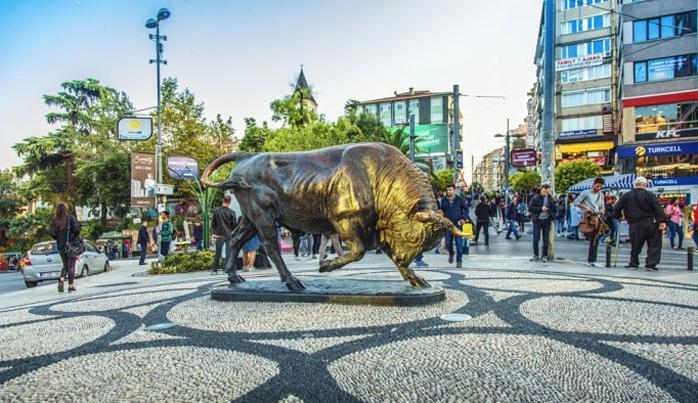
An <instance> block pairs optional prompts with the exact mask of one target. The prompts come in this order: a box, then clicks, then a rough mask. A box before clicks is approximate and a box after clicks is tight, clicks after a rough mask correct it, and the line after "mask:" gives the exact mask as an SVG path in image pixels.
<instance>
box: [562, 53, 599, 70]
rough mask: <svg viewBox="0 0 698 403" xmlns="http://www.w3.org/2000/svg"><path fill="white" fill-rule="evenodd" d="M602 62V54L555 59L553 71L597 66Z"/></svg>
mask: <svg viewBox="0 0 698 403" xmlns="http://www.w3.org/2000/svg"><path fill="white" fill-rule="evenodd" d="M599 64H603V55H602V54H598V53H597V54H593V55H587V56H582V57H571V58H569V59H560V60H555V71H563V70H569V69H576V68H579V67H588V66H597V65H599Z"/></svg>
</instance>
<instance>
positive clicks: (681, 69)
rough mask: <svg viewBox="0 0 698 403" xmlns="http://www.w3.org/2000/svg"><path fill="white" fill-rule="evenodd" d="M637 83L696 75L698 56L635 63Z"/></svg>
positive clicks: (664, 58)
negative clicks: (697, 58)
mask: <svg viewBox="0 0 698 403" xmlns="http://www.w3.org/2000/svg"><path fill="white" fill-rule="evenodd" d="M634 67H635V77H634V82H635V83H644V82H648V81H663V80H672V79H674V78H681V77H693V76H695V75H696V70H697V68H696V55H681V56H673V57H663V58H661V59H652V60H645V61H640V62H635V66H634Z"/></svg>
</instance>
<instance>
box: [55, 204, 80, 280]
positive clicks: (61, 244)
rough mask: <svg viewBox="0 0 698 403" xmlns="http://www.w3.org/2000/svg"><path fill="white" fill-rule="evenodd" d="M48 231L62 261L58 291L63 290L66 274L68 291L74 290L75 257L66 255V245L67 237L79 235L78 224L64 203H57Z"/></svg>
mask: <svg viewBox="0 0 698 403" xmlns="http://www.w3.org/2000/svg"><path fill="white" fill-rule="evenodd" d="M49 233H50V235H51V237H52V238H53V239H55V240H56V246H57V247H58V253H59V254H60V255H61V261H62V262H63V269H62V270H61V278H59V279H58V292H63V283H64V281H65V276H66V275H67V276H68V292H73V291H75V258H71V257H70V256H68V253H67V251H66V245H67V244H68V238H70V239H75V238H77V237H79V236H80V224H79V223H78V220H77V218H75V216H73V215H71V214H68V206H66V205H65V203H59V204H58V205H57V206H56V209H55V210H54V213H53V221H52V222H51V228H50V230H49Z"/></svg>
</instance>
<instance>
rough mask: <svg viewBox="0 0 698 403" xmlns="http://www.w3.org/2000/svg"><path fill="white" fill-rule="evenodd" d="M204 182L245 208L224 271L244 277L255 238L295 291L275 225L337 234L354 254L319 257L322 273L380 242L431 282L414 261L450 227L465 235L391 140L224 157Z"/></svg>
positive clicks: (416, 281) (407, 273)
mask: <svg viewBox="0 0 698 403" xmlns="http://www.w3.org/2000/svg"><path fill="white" fill-rule="evenodd" d="M233 161H236V162H237V165H236V166H235V168H234V169H233V171H232V172H231V174H230V178H229V179H228V180H226V181H223V182H221V183H212V182H210V181H209V176H210V175H211V173H212V172H213V171H215V170H216V169H217V168H218V167H220V166H222V165H224V164H226V163H229V162H233ZM201 182H203V183H204V184H205V185H207V186H212V187H218V188H222V189H231V190H232V191H233V192H234V194H235V197H236V198H237V200H238V202H239V203H240V209H241V210H242V217H241V219H240V222H239V224H238V226H237V227H236V228H235V230H234V231H233V234H232V237H231V241H230V249H229V251H230V253H229V254H228V259H227V260H226V265H225V271H226V272H227V273H228V280H229V281H230V282H231V283H233V284H234V283H240V282H242V281H245V279H244V278H242V277H241V276H240V275H239V274H238V273H237V271H238V267H237V263H236V259H235V258H236V257H237V255H238V253H239V251H240V249H241V248H242V245H244V244H245V242H247V241H248V240H249V239H251V238H252V237H253V236H254V235H255V234H258V235H259V239H260V243H261V245H262V247H263V248H264V249H265V250H266V252H267V254H268V255H269V258H270V259H271V261H272V262H273V263H274V265H275V266H276V269H277V270H278V271H279V275H280V276H281V281H283V282H284V283H285V284H286V286H287V287H288V288H289V289H291V290H302V289H304V288H305V287H304V286H303V284H302V283H301V282H300V281H299V280H298V279H296V278H295V277H294V276H293V275H292V274H291V272H289V270H288V268H287V267H286V264H285V263H284V261H283V259H282V258H281V250H280V248H279V244H278V242H277V229H276V223H277V222H278V223H279V224H281V225H283V226H284V227H286V228H288V229H289V230H290V231H291V232H292V233H295V234H301V233H304V232H307V233H315V234H317V233H321V234H330V233H333V232H336V233H337V234H339V237H340V238H341V239H342V240H343V241H344V242H345V243H346V245H347V247H348V253H345V254H344V255H343V256H339V257H335V258H333V259H330V260H322V261H320V272H326V271H332V270H335V269H339V268H340V267H342V266H344V265H346V264H348V263H351V262H355V261H358V260H360V259H361V258H362V257H363V256H364V254H365V253H366V251H367V250H371V249H375V248H376V247H377V246H378V245H380V246H381V247H382V248H383V250H384V251H385V253H386V254H387V255H388V256H389V257H390V259H392V261H393V262H394V263H395V264H396V265H397V267H398V270H399V271H400V274H401V275H402V278H403V279H405V280H408V281H409V282H410V284H412V286H414V287H429V283H428V282H427V281H426V280H424V279H423V278H421V277H419V276H417V275H416V274H415V273H414V272H413V271H412V270H411V269H410V268H409V264H410V263H411V262H412V261H413V260H414V258H415V257H416V256H417V255H418V254H419V253H420V252H422V251H425V250H429V249H432V248H434V247H435V246H436V244H437V243H438V241H439V240H440V239H441V237H442V236H443V233H444V232H445V231H451V232H453V233H454V234H456V235H459V236H462V235H463V234H462V233H461V232H460V231H459V230H458V229H457V228H456V227H455V226H454V225H453V224H452V223H451V221H450V220H448V219H445V218H444V217H443V216H442V215H441V214H440V212H439V211H438V206H437V202H436V199H435V198H434V194H433V192H432V187H431V184H430V182H429V178H428V177H427V175H426V174H425V173H424V172H422V171H421V170H419V169H418V168H417V167H415V166H414V164H412V163H411V162H410V161H409V160H408V159H407V158H406V157H405V156H404V155H403V154H402V153H401V152H400V151H399V150H398V149H397V148H395V147H393V146H390V145H387V144H384V143H357V144H346V145H339V146H334V147H328V148H323V149H320V150H313V151H304V152H287V153H245V152H238V153H232V154H227V155H224V156H222V157H220V158H218V159H216V160H215V161H213V162H212V163H211V164H210V165H209V166H208V167H207V168H206V170H204V172H203V174H202V177H201Z"/></svg>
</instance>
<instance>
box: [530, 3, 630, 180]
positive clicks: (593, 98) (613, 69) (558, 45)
mask: <svg viewBox="0 0 698 403" xmlns="http://www.w3.org/2000/svg"><path fill="white" fill-rule="evenodd" d="M617 3H618V2H617V1H616V0H556V15H555V17H556V21H555V22H556V23H555V26H554V29H555V35H554V36H555V68H554V70H555V79H554V82H555V88H554V90H555V105H554V111H555V113H554V116H555V122H554V126H553V127H554V129H553V130H554V133H553V138H554V139H555V140H554V141H555V145H554V160H555V163H556V164H558V163H562V162H569V161H577V160H589V161H593V162H594V163H595V164H597V165H598V166H599V167H601V169H602V171H606V172H611V171H612V170H613V166H614V159H613V148H614V145H615V144H614V137H615V133H616V131H617V130H616V127H617V126H618V125H617V124H615V122H616V121H617V120H618V107H617V103H616V100H617V96H616V95H615V94H617V92H618V89H617V81H618V77H617V76H618V74H617V64H618V63H617V59H618V46H617V39H616V38H617V28H618V24H617V22H616V19H617V18H618V17H617V13H616V9H617V6H618V4H617ZM543 23H544V21H543V17H541V25H540V30H539V35H538V43H537V46H536V55H535V60H534V62H535V64H536V66H537V82H536V84H535V85H534V87H533V89H532V91H531V92H530V95H531V99H530V100H529V105H528V109H529V120H531V121H532V122H531V125H532V127H531V128H530V131H532V132H533V133H532V134H533V136H532V138H531V145H532V146H534V147H536V148H537V149H539V150H540V149H541V148H542V147H541V146H540V139H541V122H540V118H539V116H540V114H541V112H542V108H543V91H542V90H543V61H544V53H543V49H544V46H543V45H544V44H543V34H544V31H545V29H546V27H545V26H544V24H543Z"/></svg>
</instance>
